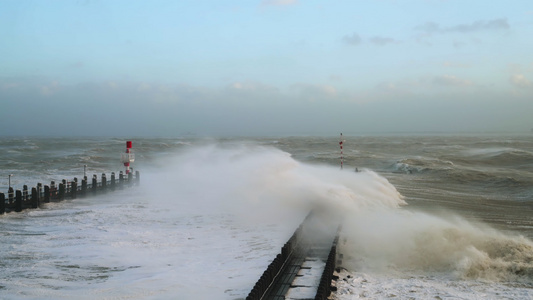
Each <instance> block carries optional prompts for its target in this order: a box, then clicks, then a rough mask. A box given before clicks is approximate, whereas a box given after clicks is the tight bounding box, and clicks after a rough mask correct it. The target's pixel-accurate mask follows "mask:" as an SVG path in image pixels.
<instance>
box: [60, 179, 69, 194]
mask: <svg viewBox="0 0 533 300" xmlns="http://www.w3.org/2000/svg"><path fill="white" fill-rule="evenodd" d="M61 182H62V183H63V186H65V194H64V197H66V196H67V195H68V193H69V190H68V183H67V180H66V179H63V180H61Z"/></svg>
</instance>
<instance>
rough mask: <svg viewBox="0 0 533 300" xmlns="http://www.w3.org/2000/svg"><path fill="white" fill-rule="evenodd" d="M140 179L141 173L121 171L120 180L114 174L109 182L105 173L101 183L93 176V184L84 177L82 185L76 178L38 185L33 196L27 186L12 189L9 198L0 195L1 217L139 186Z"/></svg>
mask: <svg viewBox="0 0 533 300" xmlns="http://www.w3.org/2000/svg"><path fill="white" fill-rule="evenodd" d="M140 179H141V177H140V174H139V171H136V172H135V176H134V175H133V173H129V174H127V175H125V174H124V173H123V172H122V171H120V173H119V176H118V179H117V178H116V176H115V173H114V172H113V173H111V179H110V180H109V181H108V180H107V177H106V174H105V173H104V174H102V176H101V181H100V182H98V176H97V175H96V174H95V175H93V177H92V182H91V183H89V182H88V180H87V176H84V178H83V179H82V180H81V185H78V179H77V178H74V180H72V181H67V180H66V179H63V180H62V182H60V183H59V184H56V183H55V182H54V181H52V182H51V183H50V185H44V186H43V185H42V184H41V183H38V184H37V186H36V187H33V188H32V189H31V194H30V193H29V192H28V186H27V185H24V187H23V189H22V191H21V190H16V191H14V190H13V188H12V187H10V188H9V191H8V193H7V198H6V195H5V194H4V193H0V215H1V214H4V213H7V212H12V211H15V212H21V211H22V210H24V209H27V208H38V207H39V206H40V205H41V203H49V202H57V201H62V200H64V199H76V198H77V197H85V196H88V195H95V194H97V193H102V192H107V191H113V190H115V189H122V188H124V187H127V186H133V185H138V184H139V183H140Z"/></svg>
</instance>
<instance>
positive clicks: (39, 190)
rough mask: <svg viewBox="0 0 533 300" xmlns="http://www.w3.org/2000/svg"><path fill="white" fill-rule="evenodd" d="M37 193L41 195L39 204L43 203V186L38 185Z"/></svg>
mask: <svg viewBox="0 0 533 300" xmlns="http://www.w3.org/2000/svg"><path fill="white" fill-rule="evenodd" d="M37 193H39V202H41V198H42V194H43V184H42V183H40V182H39V183H37Z"/></svg>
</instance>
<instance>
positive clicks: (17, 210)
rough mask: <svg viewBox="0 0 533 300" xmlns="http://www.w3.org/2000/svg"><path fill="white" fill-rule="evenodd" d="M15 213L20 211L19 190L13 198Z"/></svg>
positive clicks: (20, 199) (20, 195)
mask: <svg viewBox="0 0 533 300" xmlns="http://www.w3.org/2000/svg"><path fill="white" fill-rule="evenodd" d="M15 211H16V212H21V211H22V192H21V191H20V190H17V192H16V196H15Z"/></svg>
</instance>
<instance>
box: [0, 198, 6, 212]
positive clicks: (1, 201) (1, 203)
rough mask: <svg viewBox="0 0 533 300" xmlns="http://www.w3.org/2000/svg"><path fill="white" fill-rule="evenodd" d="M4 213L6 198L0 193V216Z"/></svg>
mask: <svg viewBox="0 0 533 300" xmlns="http://www.w3.org/2000/svg"><path fill="white" fill-rule="evenodd" d="M5 213H6V196H5V195H4V193H0V215H3V214H5Z"/></svg>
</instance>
